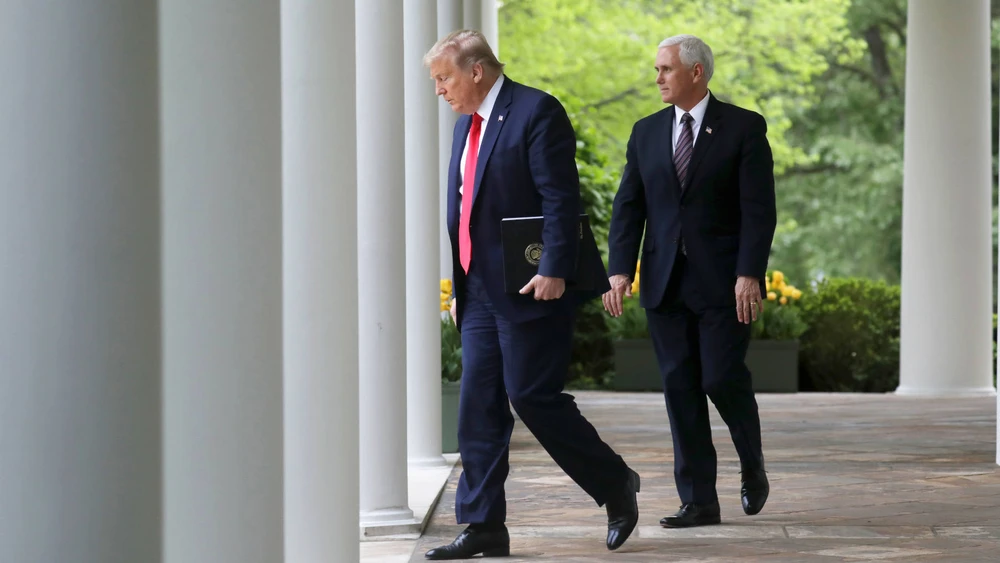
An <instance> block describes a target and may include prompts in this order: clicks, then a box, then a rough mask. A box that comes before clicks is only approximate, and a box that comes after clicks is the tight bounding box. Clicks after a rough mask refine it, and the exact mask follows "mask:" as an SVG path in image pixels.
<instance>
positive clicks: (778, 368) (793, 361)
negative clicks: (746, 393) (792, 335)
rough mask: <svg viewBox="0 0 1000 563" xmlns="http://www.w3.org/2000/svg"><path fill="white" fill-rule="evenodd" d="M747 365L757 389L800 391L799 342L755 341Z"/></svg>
mask: <svg viewBox="0 0 1000 563" xmlns="http://www.w3.org/2000/svg"><path fill="white" fill-rule="evenodd" d="M747 368H748V369H749V370H750V374H751V377H753V390H754V391H757V392H760V393H795V392H797V391H798V390H799V341H798V340H751V341H750V348H749V349H748V350H747Z"/></svg>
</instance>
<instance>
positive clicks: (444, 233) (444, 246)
mask: <svg viewBox="0 0 1000 563" xmlns="http://www.w3.org/2000/svg"><path fill="white" fill-rule="evenodd" d="M462 2H463V0H437V34H438V39H441V38H443V37H447V35H448V34H449V33H451V32H453V31H458V30H460V29H462ZM456 121H458V114H457V113H455V110H453V109H451V106H449V105H448V103H447V102H445V101H444V100H443V99H441V98H440V97H439V98H438V135H439V136H438V151H439V156H438V163H439V166H440V170H439V174H440V180H439V181H438V182H439V185H440V189H441V279H446V280H450V279H451V276H452V273H453V272H452V255H451V239H450V238H449V237H448V225H447V224H446V221H447V218H448V168H449V166H450V163H451V141H452V135H453V133H454V131H455V122H456Z"/></svg>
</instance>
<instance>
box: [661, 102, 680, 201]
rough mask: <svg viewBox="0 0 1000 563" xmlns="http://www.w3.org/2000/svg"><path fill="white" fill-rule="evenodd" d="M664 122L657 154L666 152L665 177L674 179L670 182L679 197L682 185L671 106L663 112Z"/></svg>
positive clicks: (664, 162)
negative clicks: (677, 164) (677, 165)
mask: <svg viewBox="0 0 1000 563" xmlns="http://www.w3.org/2000/svg"><path fill="white" fill-rule="evenodd" d="M661 115H662V119H663V124H662V125H661V126H660V127H659V128H658V129H659V130H660V131H662V133H661V134H660V142H659V146H658V147H657V151H656V152H657V154H665V155H667V158H666V159H664V161H663V168H664V174H665V175H664V178H669V179H671V180H673V181H672V182H668V183H669V184H670V185H671V186H673V187H674V193H676V194H677V197H680V192H681V185H680V183H679V182H678V181H677V170H676V169H675V168H674V109H673V107H672V106H671V108H670V109H669V110H668V111H664V112H663V113H662V114H661Z"/></svg>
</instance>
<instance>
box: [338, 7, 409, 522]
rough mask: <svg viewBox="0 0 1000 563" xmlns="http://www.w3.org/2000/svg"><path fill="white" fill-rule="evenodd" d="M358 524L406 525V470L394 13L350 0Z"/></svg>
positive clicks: (398, 51) (399, 44) (397, 21)
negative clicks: (357, 103)
mask: <svg viewBox="0 0 1000 563" xmlns="http://www.w3.org/2000/svg"><path fill="white" fill-rule="evenodd" d="M355 9H356V10H357V13H356V18H357V20H356V21H357V34H358V35H357V55H358V59H357V84H358V99H359V100H363V101H364V107H363V109H362V111H359V112H358V228H359V234H358V271H357V274H356V276H357V278H356V282H357V284H358V285H357V288H358V289H357V291H356V292H355V291H354V290H353V289H351V290H348V292H347V293H346V294H345V297H347V298H351V299H355V298H356V299H358V302H359V303H358V317H359V323H358V339H359V351H360V359H359V361H360V372H361V373H360V378H361V384H360V399H361V430H360V432H361V433H360V439H361V453H360V456H361V524H362V525H363V526H368V525H381V524H389V523H396V522H399V523H404V522H406V523H408V522H412V521H413V511H411V510H410V508H409V506H408V500H407V483H406V479H407V467H406V287H405V286H406V280H405V276H406V252H405V250H404V248H405V245H406V235H405V228H404V221H405V220H406V216H405V213H404V198H405V187H404V186H405V179H404V160H403V159H404V150H403V149H404V139H403V136H404V129H405V128H404V121H403V103H404V100H403V89H402V88H400V87H399V75H398V73H394V72H387V69H393V68H398V67H399V62H400V61H402V60H404V57H403V6H402V3H401V2H398V1H393V0H357V3H356V4H355Z"/></svg>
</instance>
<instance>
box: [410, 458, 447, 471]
mask: <svg viewBox="0 0 1000 563" xmlns="http://www.w3.org/2000/svg"><path fill="white" fill-rule="evenodd" d="M406 464H407V465H408V466H409V467H419V468H422V469H433V468H435V467H444V466H446V465H447V466H449V467H450V466H451V465H454V464H452V463H449V462H448V460H446V459H445V458H444V456H443V455H436V456H430V457H411V458H409V459H407V460H406Z"/></svg>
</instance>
